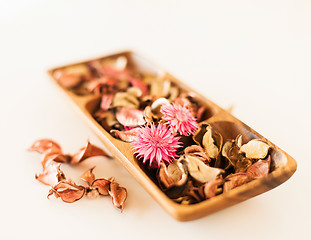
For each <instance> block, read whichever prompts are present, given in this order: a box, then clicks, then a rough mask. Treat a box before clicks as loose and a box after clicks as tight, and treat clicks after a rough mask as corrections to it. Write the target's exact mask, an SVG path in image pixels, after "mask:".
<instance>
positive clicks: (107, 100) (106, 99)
mask: <svg viewBox="0 0 311 240" xmlns="http://www.w3.org/2000/svg"><path fill="white" fill-rule="evenodd" d="M113 96H114V95H113V94H104V95H103V96H102V98H101V102H100V108H101V109H102V110H104V111H106V110H108V109H109V107H110V105H111V103H112V99H113Z"/></svg>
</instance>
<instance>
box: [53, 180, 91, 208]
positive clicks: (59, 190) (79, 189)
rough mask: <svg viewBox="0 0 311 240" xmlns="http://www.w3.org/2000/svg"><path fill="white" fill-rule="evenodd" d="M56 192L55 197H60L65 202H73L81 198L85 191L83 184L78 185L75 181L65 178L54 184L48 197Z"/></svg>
mask: <svg viewBox="0 0 311 240" xmlns="http://www.w3.org/2000/svg"><path fill="white" fill-rule="evenodd" d="M53 193H54V195H55V197H56V198H58V197H60V198H61V199H62V200H63V201H64V202H67V203H72V202H75V201H77V200H79V199H81V198H82V197H83V195H84V193H85V188H84V187H83V186H78V185H76V184H75V183H74V182H73V181H71V180H70V179H69V180H63V181H60V182H59V183H57V184H56V185H55V186H53V187H52V188H51V189H50V191H49V194H48V197H49V196H50V195H52V194H53Z"/></svg>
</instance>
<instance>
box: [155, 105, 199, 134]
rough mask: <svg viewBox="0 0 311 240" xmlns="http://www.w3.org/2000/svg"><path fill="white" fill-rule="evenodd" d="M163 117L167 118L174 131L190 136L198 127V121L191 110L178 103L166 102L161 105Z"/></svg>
mask: <svg viewBox="0 0 311 240" xmlns="http://www.w3.org/2000/svg"><path fill="white" fill-rule="evenodd" d="M161 113H162V114H163V117H162V119H164V120H166V121H167V122H168V124H169V126H170V127H171V128H172V129H173V131H174V132H178V133H179V134H181V135H185V136H189V135H191V134H193V133H194V132H195V131H196V130H197V129H198V123H197V122H196V120H195V118H194V117H193V116H192V114H191V113H190V112H189V110H188V109H187V108H185V107H183V106H181V105H178V104H174V103H173V104H164V105H162V107H161Z"/></svg>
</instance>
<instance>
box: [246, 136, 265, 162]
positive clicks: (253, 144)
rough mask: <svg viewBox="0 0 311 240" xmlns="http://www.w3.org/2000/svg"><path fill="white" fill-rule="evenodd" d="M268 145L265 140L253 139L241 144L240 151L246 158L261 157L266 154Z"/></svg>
mask: <svg viewBox="0 0 311 240" xmlns="http://www.w3.org/2000/svg"><path fill="white" fill-rule="evenodd" d="M269 148H270V146H269V145H268V144H266V143H265V142H263V141H261V140H258V139H253V140H251V141H249V142H248V143H247V144H244V145H242V147H241V152H243V153H245V156H246V157H247V158H252V159H263V158H265V157H266V156H267V154H268V150H269Z"/></svg>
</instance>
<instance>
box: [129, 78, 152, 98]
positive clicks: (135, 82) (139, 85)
mask: <svg viewBox="0 0 311 240" xmlns="http://www.w3.org/2000/svg"><path fill="white" fill-rule="evenodd" d="M129 81H130V83H131V84H132V86H133V87H136V88H139V89H140V90H141V92H142V96H143V97H144V96H146V95H147V94H148V93H149V89H148V86H147V84H146V83H144V82H143V81H142V80H140V79H138V78H133V77H131V78H130V79H129Z"/></svg>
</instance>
